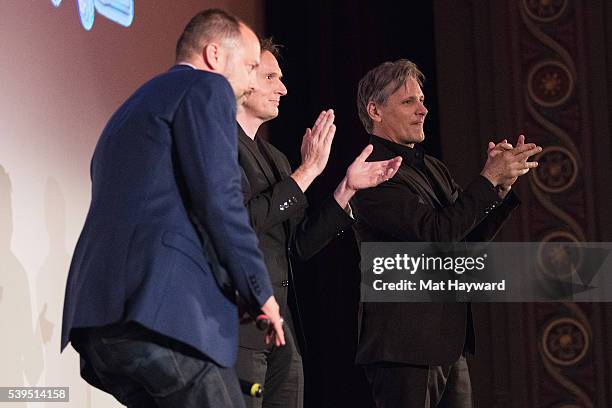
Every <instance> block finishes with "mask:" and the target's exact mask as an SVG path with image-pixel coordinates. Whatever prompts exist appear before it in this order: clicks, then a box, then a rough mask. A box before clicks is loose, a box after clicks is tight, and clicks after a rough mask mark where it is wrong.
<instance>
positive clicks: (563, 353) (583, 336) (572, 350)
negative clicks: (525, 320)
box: [542, 317, 590, 366]
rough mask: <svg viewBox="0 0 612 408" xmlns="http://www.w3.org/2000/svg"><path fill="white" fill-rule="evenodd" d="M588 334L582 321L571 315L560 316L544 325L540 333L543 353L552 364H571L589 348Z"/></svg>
mask: <svg viewBox="0 0 612 408" xmlns="http://www.w3.org/2000/svg"><path fill="white" fill-rule="evenodd" d="M589 342H590V338H589V334H588V332H587V330H586V328H585V327H584V325H583V324H582V323H580V322H579V321H578V320H576V319H574V318H572V317H561V318H557V319H555V320H553V321H552V322H550V323H548V324H547V325H546V328H545V329H544V333H543V335H542V349H543V351H544V355H545V356H546V357H547V358H548V359H549V360H550V361H551V362H553V363H554V364H556V365H559V366H571V365H574V364H577V363H578V362H580V360H582V359H583V358H584V356H585V355H586V353H587V351H588V350H589Z"/></svg>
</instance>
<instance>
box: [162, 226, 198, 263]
mask: <svg viewBox="0 0 612 408" xmlns="http://www.w3.org/2000/svg"><path fill="white" fill-rule="evenodd" d="M162 243H163V244H164V245H165V246H167V247H170V248H172V249H176V250H177V251H179V252H181V253H182V254H183V255H185V256H187V257H188V258H189V259H191V260H192V261H193V263H195V264H196V265H197V266H199V267H200V269H202V270H203V271H204V272H208V270H209V268H208V262H207V260H206V258H205V256H204V249H203V248H202V246H201V245H200V244H199V243H197V244H196V243H195V242H193V241H192V240H191V239H189V238H187V237H185V236H183V235H182V234H179V233H178V232H173V231H166V232H164V235H163V236H162Z"/></svg>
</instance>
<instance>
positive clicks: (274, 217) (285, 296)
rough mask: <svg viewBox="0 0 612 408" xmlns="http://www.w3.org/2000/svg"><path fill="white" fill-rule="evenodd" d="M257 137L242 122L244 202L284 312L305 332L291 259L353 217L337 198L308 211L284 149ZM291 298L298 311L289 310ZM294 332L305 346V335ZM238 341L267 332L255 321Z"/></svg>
mask: <svg viewBox="0 0 612 408" xmlns="http://www.w3.org/2000/svg"><path fill="white" fill-rule="evenodd" d="M256 139H257V141H253V140H252V139H250V138H249V137H248V136H247V135H246V134H245V133H244V131H243V130H242V129H241V128H240V126H238V162H239V164H240V167H241V169H242V189H243V193H244V203H245V205H246V207H247V210H248V213H249V218H250V221H251V225H252V227H253V229H254V230H255V233H256V234H257V238H258V239H259V248H260V249H261V251H262V252H263V254H264V259H265V262H266V266H267V268H268V272H269V274H270V280H271V282H272V287H273V289H274V295H275V297H276V299H277V300H278V303H279V305H280V307H281V314H283V315H284V316H285V320H286V321H287V323H288V324H289V325H290V326H291V328H292V329H294V330H295V329H297V330H299V331H300V332H301V327H297V328H296V327H295V326H300V321H299V311H298V310H297V309H298V308H297V303H296V302H295V297H294V296H289V294H290V292H293V293H294V294H295V292H296V288H295V285H294V283H295V281H294V280H293V277H292V268H291V259H292V258H293V259H297V260H301V261H303V260H307V259H308V258H310V257H311V256H313V255H314V254H316V253H317V252H318V251H320V250H321V249H322V248H323V247H324V246H325V245H327V243H328V242H329V241H331V240H332V238H334V237H335V236H336V235H337V234H338V233H339V232H340V231H342V229H343V228H346V227H348V226H350V225H351V224H353V222H354V220H353V219H352V218H351V217H350V216H349V215H348V214H347V213H346V212H345V211H344V210H343V209H342V208H340V206H339V205H338V203H337V202H336V201H335V200H334V199H333V198H331V199H329V200H327V201H325V202H324V203H322V205H321V207H320V208H317V209H316V210H312V209H308V211H307V208H308V200H307V199H306V196H305V195H304V193H303V192H302V190H301V189H300V187H299V186H298V185H297V183H296V182H295V181H294V180H293V178H291V177H290V175H291V166H290V165H289V161H288V160H287V158H286V157H285V155H284V154H283V153H282V152H281V151H279V150H278V149H276V148H275V147H274V146H272V145H271V144H270V143H268V142H267V141H265V140H263V139H261V138H256ZM256 144H257V147H258V148H259V149H257V147H256V146H255V145H256ZM268 162H269V163H270V164H271V166H270V165H269V163H268ZM290 287H292V289H293V291H290ZM288 300H290V301H291V302H289V303H292V306H293V307H292V308H291V309H292V311H293V313H294V315H290V314H289V313H288V311H289V308H288ZM295 314H298V315H297V316H296V315H295ZM290 317H292V318H293V319H291V318H290ZM294 334H295V332H294ZM296 338H298V339H299V341H300V342H301V343H302V344H301V346H302V347H303V346H304V344H303V338H302V336H298V337H296ZM240 345H241V346H243V347H248V348H253V349H261V348H263V346H264V345H263V336H262V335H261V332H257V330H256V329H255V328H254V327H253V326H252V325H246V326H243V327H241V329H240Z"/></svg>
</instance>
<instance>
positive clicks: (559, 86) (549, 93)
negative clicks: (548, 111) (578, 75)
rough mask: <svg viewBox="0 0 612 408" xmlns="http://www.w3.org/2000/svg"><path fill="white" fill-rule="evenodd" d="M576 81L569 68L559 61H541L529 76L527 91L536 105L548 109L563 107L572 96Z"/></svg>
mask: <svg viewBox="0 0 612 408" xmlns="http://www.w3.org/2000/svg"><path fill="white" fill-rule="evenodd" d="M573 90H574V81H573V79H572V75H571V73H570V70H569V68H567V66H565V64H563V63H562V62H559V61H553V60H549V61H541V62H539V63H537V64H536V65H534V66H533V67H532V68H531V70H530V71H529V74H528V76H527V91H528V92H529V96H530V97H531V99H533V101H534V102H535V103H537V104H538V105H540V106H544V107H546V108H552V107H555V106H559V105H562V104H563V103H564V102H566V101H567V100H568V98H569V97H570V96H571V95H572V92H573Z"/></svg>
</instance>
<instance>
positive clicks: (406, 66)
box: [357, 59, 425, 133]
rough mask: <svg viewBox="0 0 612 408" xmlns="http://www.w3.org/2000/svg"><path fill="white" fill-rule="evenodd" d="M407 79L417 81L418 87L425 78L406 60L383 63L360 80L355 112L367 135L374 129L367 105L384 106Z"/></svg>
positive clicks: (414, 65) (413, 64) (412, 63)
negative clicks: (372, 103)
mask: <svg viewBox="0 0 612 408" xmlns="http://www.w3.org/2000/svg"><path fill="white" fill-rule="evenodd" d="M409 78H412V79H414V80H415V81H417V83H418V84H419V86H423V81H424V80H425V76H424V75H423V73H422V72H421V71H420V70H419V68H418V67H417V66H416V64H415V63H414V62H412V61H408V60H407V59H399V60H397V61H394V62H389V61H388V62H383V63H382V64H380V65H379V66H377V67H376V68H373V69H371V70H370V71H369V72H368V73H367V74H365V76H364V77H363V78H361V80H360V81H359V86H358V87H357V112H358V113H359V119H360V120H361V123H362V124H363V127H364V128H365V129H366V131H368V133H371V132H372V129H373V127H374V124H373V123H372V118H370V115H368V103H370V102H374V103H375V104H376V105H384V104H385V103H386V102H387V99H389V96H391V95H392V94H393V93H395V91H397V90H398V89H399V88H400V87H401V86H402V85H404V84H405V83H406V81H407V80H408V79H409Z"/></svg>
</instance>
